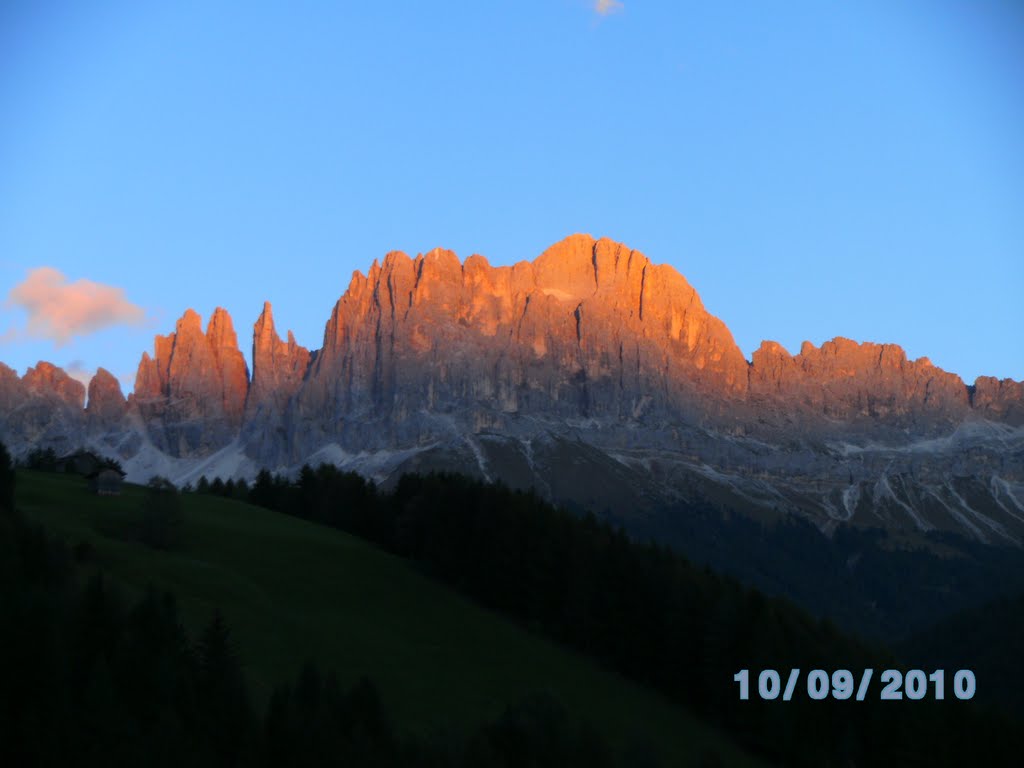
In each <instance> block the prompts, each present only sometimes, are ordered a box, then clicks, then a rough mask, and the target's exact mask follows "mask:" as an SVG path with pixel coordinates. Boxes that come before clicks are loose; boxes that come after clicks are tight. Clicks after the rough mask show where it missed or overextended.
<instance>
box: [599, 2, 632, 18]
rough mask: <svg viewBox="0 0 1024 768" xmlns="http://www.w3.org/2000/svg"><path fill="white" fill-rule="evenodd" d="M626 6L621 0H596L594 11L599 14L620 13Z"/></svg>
mask: <svg viewBox="0 0 1024 768" xmlns="http://www.w3.org/2000/svg"><path fill="white" fill-rule="evenodd" d="M624 8H625V6H624V5H623V4H622V3H621V2H620V1H619V0H594V12H595V13H596V14H597V15H598V16H610V15H611V14H613V13H619V12H620V11H621V10H623V9H624Z"/></svg>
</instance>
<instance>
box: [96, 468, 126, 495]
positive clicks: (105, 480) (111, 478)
mask: <svg viewBox="0 0 1024 768" xmlns="http://www.w3.org/2000/svg"><path fill="white" fill-rule="evenodd" d="M123 482H124V473H122V472H119V471H118V470H116V469H111V468H110V467H107V468H105V469H101V470H100V471H99V472H94V473H93V474H91V475H89V489H90V490H91V491H92V492H93V493H97V494H99V495H100V496H120V495H121V483H123Z"/></svg>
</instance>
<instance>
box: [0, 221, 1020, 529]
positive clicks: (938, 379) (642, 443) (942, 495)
mask: <svg viewBox="0 0 1024 768" xmlns="http://www.w3.org/2000/svg"><path fill="white" fill-rule="evenodd" d="M253 330H254V333H253V348H252V361H253V370H252V374H251V376H250V374H249V371H248V370H247V367H246V363H245V360H244V357H243V356H242V354H241V352H240V351H239V347H238V342H237V337H236V334H235V330H234V327H233V323H232V320H231V318H230V317H229V316H228V314H227V312H225V311H224V310H223V309H217V310H216V311H215V312H214V313H213V316H212V317H211V318H210V320H209V323H208V324H207V327H206V330H205V332H204V330H203V328H202V322H201V318H200V317H199V315H198V314H196V313H195V312H193V311H192V310H188V311H186V312H185V314H184V315H183V316H182V317H181V319H180V320H178V322H177V324H176V327H175V330H174V332H173V333H170V334H168V335H166V336H157V337H156V340H155V344H154V351H153V354H152V355H150V354H149V353H148V352H147V353H144V354H143V355H142V360H141V362H140V364H139V368H138V373H137V376H136V381H135V391H134V392H133V393H132V394H130V395H129V396H128V397H127V398H125V397H124V396H123V394H122V392H121V390H120V387H119V386H118V384H117V381H116V380H115V379H114V378H113V377H112V376H111V375H110V374H109V373H107V372H106V371H104V370H103V369H100V371H99V372H98V373H97V374H96V377H95V378H94V379H93V381H92V382H91V383H90V385H89V399H88V407H83V404H84V402H85V388H84V387H83V386H82V385H81V384H80V383H78V382H76V381H74V380H73V379H71V378H70V377H69V376H67V375H66V374H65V373H64V372H63V371H61V370H60V369H59V368H55V367H54V366H52V365H50V364H48V363H40V364H39V365H38V366H36V367H35V368H31V369H29V370H28V372H27V373H26V374H25V376H23V377H21V378H19V377H18V376H17V375H16V374H15V372H14V371H12V370H11V369H10V368H7V367H6V366H3V365H2V364H0V404H2V406H3V411H2V413H3V415H2V416H0V437H2V439H3V440H5V441H6V442H7V443H8V444H9V445H11V446H12V448H13V449H14V450H15V451H16V452H17V453H20V454H24V453H25V452H27V451H28V450H30V449H31V448H32V447H34V446H53V447H55V448H56V449H58V450H71V449H74V448H76V447H78V446H80V445H89V446H92V447H93V448H95V449H96V450H98V451H100V452H103V453H105V454H107V455H111V456H114V457H115V458H118V459H119V460H120V461H122V463H123V464H124V466H125V468H126V469H127V470H128V471H129V476H130V478H133V479H145V478H146V477H148V476H149V475H151V474H155V473H159V474H164V475H168V476H170V477H171V478H172V479H174V480H175V481H177V482H182V483H183V482H187V481H190V480H191V481H194V480H195V479H197V478H198V477H199V476H200V475H201V474H206V475H207V476H210V477H212V476H214V475H220V476H223V477H228V476H236V477H237V476H244V477H249V478H251V477H252V476H253V475H255V473H256V472H257V471H258V470H259V469H260V468H263V467H265V468H269V469H272V470H282V469H283V470H288V469H295V468H297V467H298V466H301V465H302V464H303V463H305V462H309V463H314V464H315V463H319V462H321V461H328V462H332V463H335V464H338V465H341V466H343V467H347V468H351V469H355V470H357V471H360V472H363V473H364V474H367V475H369V476H371V477H374V478H375V479H377V480H380V481H386V480H387V479H388V478H391V477H396V476H397V475H398V474H400V473H401V472H403V471H426V470H430V469H453V470H457V471H461V472H465V473H469V474H475V475H477V476H480V477H483V478H486V479H489V480H498V479H500V480H502V481H504V482H505V483H507V484H509V485H512V486H515V487H533V488H535V489H537V490H538V491H539V492H540V493H542V494H544V495H546V496H548V497H549V498H552V499H555V500H559V501H569V502H574V503H576V504H579V505H581V506H583V507H587V508H592V509H595V511H601V510H603V509H613V510H614V509H620V510H622V509H628V510H630V511H631V513H636V514H644V513H646V512H647V511H650V510H654V509H657V508H660V507H662V506H664V505H665V504H670V503H674V502H679V501H683V502H685V501H686V500H693V499H699V500H702V501H704V502H708V503H711V504H713V505H716V506H719V507H721V508H723V509H740V510H744V511H748V512H749V513H751V514H754V515H766V516H772V515H779V514H783V513H795V514H798V515H801V516H803V517H806V518H809V519H811V520H813V521H815V522H816V523H817V524H818V525H819V526H820V527H822V528H823V529H825V530H829V529H831V528H834V527H835V526H836V525H839V524H842V523H852V524H872V525H883V526H886V527H889V528H894V529H898V530H906V531H910V532H913V531H928V530H934V529H940V530H941V529H949V530H955V531H958V532H961V533H965V534H967V535H969V536H971V537H973V538H976V539H978V540H980V541H985V542H993V543H996V542H999V543H1016V544H1019V543H1020V542H1021V540H1022V537H1024V385H1022V384H1021V383H1020V382H1015V381H1012V380H1009V379H1004V380H1002V381H1000V380H996V379H994V378H988V377H982V378H979V379H978V380H977V381H976V382H975V383H974V384H972V385H969V386H968V385H965V384H964V382H962V381H961V380H960V378H959V377H958V376H956V375H955V374H952V373H947V372H945V371H942V370H941V369H939V368H936V367H935V366H933V365H932V364H931V363H930V362H929V361H928V360H927V359H925V358H921V359H919V360H914V361H911V360H908V359H907V358H906V355H905V354H904V352H903V350H902V349H900V347H898V346H895V345H889V344H884V345H879V344H871V343H856V342H853V341H849V340H847V339H842V338H836V339H834V340H832V341H829V342H826V343H824V344H823V345H822V346H821V347H816V346H814V345H812V344H811V343H809V342H805V344H804V345H803V347H802V349H801V350H800V352H799V354H797V355H791V354H789V353H788V352H787V351H786V350H784V349H783V348H782V347H781V346H779V345H778V344H776V343H773V342H764V343H762V345H761V347H760V349H758V350H757V351H756V352H755V353H754V354H753V358H752V360H751V361H749V362H748V361H747V360H746V359H745V358H744V356H743V354H742V353H741V352H740V350H739V348H738V347H737V346H736V344H735V342H734V341H733V338H732V335H731V333H730V332H729V329H728V328H727V327H726V326H725V324H724V323H723V322H722V321H721V320H719V319H718V318H716V317H714V316H712V315H710V314H709V313H708V312H707V311H706V310H705V309H704V306H703V304H702V303H701V300H700V298H699V297H698V295H697V293H696V291H695V290H694V289H693V288H692V287H691V286H690V285H689V284H688V283H687V281H686V280H685V279H684V278H683V277H682V275H680V274H679V273H678V272H676V271H675V270H674V269H672V268H671V267H669V266H666V265H658V264H654V263H652V262H651V261H650V260H649V259H648V258H647V257H646V256H644V255H643V254H641V253H639V252H637V251H634V250H631V249H629V248H628V247H626V246H624V245H621V244H619V243H615V242H613V241H611V240H607V239H601V240H596V241H595V240H594V239H593V238H591V237H589V236H585V235H574V236H572V237H569V238H567V239H565V240H563V241H562V242H560V243H557V244H556V245H554V246H552V247H551V248H549V249H548V250H547V251H545V252H544V253H543V254H542V255H541V256H539V257H538V258H537V259H536V260H535V261H533V262H526V261H524V262H520V263H518V264H516V265H514V266H511V267H492V266H491V265H490V264H488V262H487V260H486V259H485V258H483V257H482V256H471V257H469V258H468V259H466V260H465V262H460V261H459V259H458V258H457V257H456V256H455V254H453V253H452V252H450V251H445V250H440V249H438V250H433V251H431V252H429V253H427V254H425V255H421V256H417V257H416V258H415V259H412V258H409V257H408V256H406V255H405V254H403V253H398V252H393V253H389V254H388V255H387V256H386V257H385V258H384V261H383V263H381V264H378V263H377V262H376V261H375V262H374V263H373V265H372V266H371V267H370V270H369V272H368V274H366V275H363V274H361V273H359V272H356V273H355V274H354V275H353V277H352V281H351V284H350V285H349V287H348V290H347V291H345V293H344V295H343V296H342V297H341V298H340V299H339V300H338V302H337V304H336V305H335V307H334V309H333V311H332V312H331V315H330V319H329V320H328V322H327V325H326V328H325V330H324V338H323V344H322V346H321V348H320V349H318V350H315V351H312V352H311V351H310V350H307V349H306V348H304V347H302V346H300V345H299V344H297V343H296V341H295V339H294V337H293V336H292V334H291V333H288V335H287V341H283V340H282V339H281V338H280V336H279V335H278V332H277V330H276V328H275V325H274V318H273V315H272V312H271V307H270V305H269V304H265V305H264V307H263V312H262V313H261V314H260V316H259V318H258V320H257V321H256V323H255V326H254V329H253Z"/></svg>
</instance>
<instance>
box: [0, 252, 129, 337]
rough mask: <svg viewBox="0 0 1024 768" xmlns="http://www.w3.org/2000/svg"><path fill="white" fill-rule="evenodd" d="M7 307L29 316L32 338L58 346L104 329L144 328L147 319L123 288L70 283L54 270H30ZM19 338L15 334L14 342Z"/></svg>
mask: <svg viewBox="0 0 1024 768" xmlns="http://www.w3.org/2000/svg"><path fill="white" fill-rule="evenodd" d="M7 306H9V307H19V308H21V309H23V310H25V311H26V312H27V313H28V325H27V328H26V331H27V334H28V335H29V336H31V337H34V338H43V339H51V340H53V341H55V342H56V343H57V345H58V346H62V345H64V344H66V343H68V342H69V341H70V340H71V339H72V338H73V337H75V336H87V335H89V334H91V333H95V332H96V331H100V330H102V329H104V328H109V327H112V326H116V325H142V324H143V323H144V322H145V315H146V313H145V311H144V310H143V309H142V307H140V306H138V305H136V304H133V303H132V302H130V301H128V299H127V298H126V297H125V293H124V289H123V288H115V287H114V286H111V285H103V284H102V283H96V282H93V281H92V280H85V279H79V280H76V281H75V282H69V281H68V279H67V277H65V275H64V274H63V273H62V272H60V271H59V270H57V269H54V268H53V267H37V268H36V269H32V270H30V271H29V273H28V276H27V277H26V278H25V280H24V281H23V282H21V283H19V284H18V285H16V286H15V287H14V288H13V289H11V292H10V293H9V294H8V296H7ZM9 333H10V332H8V334H9ZM8 334H4V335H5V337H6V336H8ZM17 335H18V334H17V332H15V333H14V334H13V335H12V336H11V338H15V337H17ZM5 340H8V339H6V338H5Z"/></svg>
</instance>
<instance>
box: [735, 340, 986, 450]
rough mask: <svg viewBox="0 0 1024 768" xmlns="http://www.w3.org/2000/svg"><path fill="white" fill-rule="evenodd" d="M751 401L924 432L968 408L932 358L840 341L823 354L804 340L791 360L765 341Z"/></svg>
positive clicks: (756, 361)
mask: <svg viewBox="0 0 1024 768" xmlns="http://www.w3.org/2000/svg"><path fill="white" fill-rule="evenodd" d="M750 391H751V397H752V400H753V401H754V402H759V403H761V404H762V406H763V408H764V409H765V410H766V411H767V412H768V413H769V414H774V415H776V416H778V415H779V414H778V411H780V410H781V411H785V413H786V415H787V416H792V415H793V414H799V415H801V416H802V417H803V418H805V419H812V420H813V419H814V418H816V417H817V418H821V417H824V418H827V419H832V420H840V421H843V422H850V423H864V424H870V423H872V422H875V423H888V424H889V425H891V426H899V427H909V426H918V427H921V428H924V429H926V430H927V429H928V428H929V426H931V427H940V426H944V425H945V426H948V425H949V424H952V423H955V422H957V421H959V420H960V419H962V418H963V417H964V416H965V415H966V413H967V412H968V409H969V402H968V396H967V389H966V387H965V386H964V383H963V381H961V380H960V377H959V376H956V375H955V374H952V373H946V372H945V371H943V370H941V369H939V368H936V367H935V366H934V365H932V364H931V362H930V361H929V360H928V359H927V358H921V359H919V360H914V361H910V360H907V356H906V354H905V353H904V352H903V349H901V348H900V347H899V346H897V345H895V344H872V343H862V344H858V343H857V342H855V341H851V340H849V339H844V338H841V337H838V338H835V339H832V340H831V341H827V342H825V343H824V344H822V345H821V347H820V348H818V347H815V346H814V345H813V344H811V343H810V342H804V344H803V346H802V347H801V350H800V353H799V354H798V355H796V356H792V355H790V354H789V353H788V352H787V351H786V350H785V349H783V348H782V347H781V346H780V345H779V344H777V343H775V342H772V341H765V342H762V344H761V347H760V348H759V349H758V350H757V351H756V352H754V354H753V358H752V361H751V369H750Z"/></svg>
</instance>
